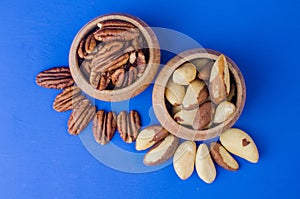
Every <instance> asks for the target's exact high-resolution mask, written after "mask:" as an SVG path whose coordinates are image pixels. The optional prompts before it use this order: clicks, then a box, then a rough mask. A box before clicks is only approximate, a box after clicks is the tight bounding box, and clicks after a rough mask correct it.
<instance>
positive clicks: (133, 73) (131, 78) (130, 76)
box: [127, 66, 138, 86]
mask: <svg viewBox="0 0 300 199" xmlns="http://www.w3.org/2000/svg"><path fill="white" fill-rule="evenodd" d="M137 75H138V71H137V69H136V67H133V66H130V68H129V71H128V82H127V86H128V85H130V84H132V83H133V82H134V81H135V80H136V79H137V77H138V76H137Z"/></svg>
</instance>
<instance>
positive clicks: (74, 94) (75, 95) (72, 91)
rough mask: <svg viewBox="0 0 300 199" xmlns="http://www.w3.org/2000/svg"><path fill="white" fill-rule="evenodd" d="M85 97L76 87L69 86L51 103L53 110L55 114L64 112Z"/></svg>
mask: <svg viewBox="0 0 300 199" xmlns="http://www.w3.org/2000/svg"><path fill="white" fill-rule="evenodd" d="M84 99H85V97H84V96H83V95H81V90H80V88H78V87H77V86H70V87H68V88H66V89H64V90H63V92H61V93H60V94H58V95H57V96H56V98H55V100H54V102H53V109H54V110H56V111H57V112H64V111H68V110H71V109H73V108H74V107H75V106H76V105H77V104H78V103H79V102H81V101H82V100H84Z"/></svg>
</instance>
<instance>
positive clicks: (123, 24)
mask: <svg viewBox="0 0 300 199" xmlns="http://www.w3.org/2000/svg"><path fill="white" fill-rule="evenodd" d="M97 26H98V27H99V28H100V29H104V28H108V27H118V28H134V25H133V24H131V23H129V22H126V21H120V20H106V21H102V22H100V23H98V24H97Z"/></svg>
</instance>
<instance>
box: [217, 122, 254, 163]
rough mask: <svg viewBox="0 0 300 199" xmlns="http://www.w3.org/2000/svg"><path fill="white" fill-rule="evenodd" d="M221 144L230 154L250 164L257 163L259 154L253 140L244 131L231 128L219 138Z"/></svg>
mask: <svg viewBox="0 0 300 199" xmlns="http://www.w3.org/2000/svg"><path fill="white" fill-rule="evenodd" d="M220 142H221V144H222V145H223V146H224V147H225V148H226V149H227V150H228V151H229V152H230V153H233V154H235V155H237V156H239V157H241V158H244V159H246V160H248V161H249V162H252V163H257V162H258V159H259V154H258V150H257V147H256V145H255V143H254V141H253V139H252V138H251V137H250V136H249V135H248V134H247V133H246V132H244V131H242V130H240V129H237V128H231V129H228V130H227V131H225V132H224V133H222V134H221V136H220Z"/></svg>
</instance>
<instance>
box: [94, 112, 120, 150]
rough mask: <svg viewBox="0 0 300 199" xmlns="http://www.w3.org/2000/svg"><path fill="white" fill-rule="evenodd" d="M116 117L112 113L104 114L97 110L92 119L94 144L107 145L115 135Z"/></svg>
mask: <svg viewBox="0 0 300 199" xmlns="http://www.w3.org/2000/svg"><path fill="white" fill-rule="evenodd" d="M116 128H117V116H116V114H115V113H114V112H108V113H105V111H104V110H99V111H98V112H97V113H96V115H95V117H94V124H93V134H94V138H95V140H96V142H98V143H99V144H101V145H104V144H106V143H108V142H109V141H110V140H111V139H112V137H113V136H114V134H115V131H116Z"/></svg>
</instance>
